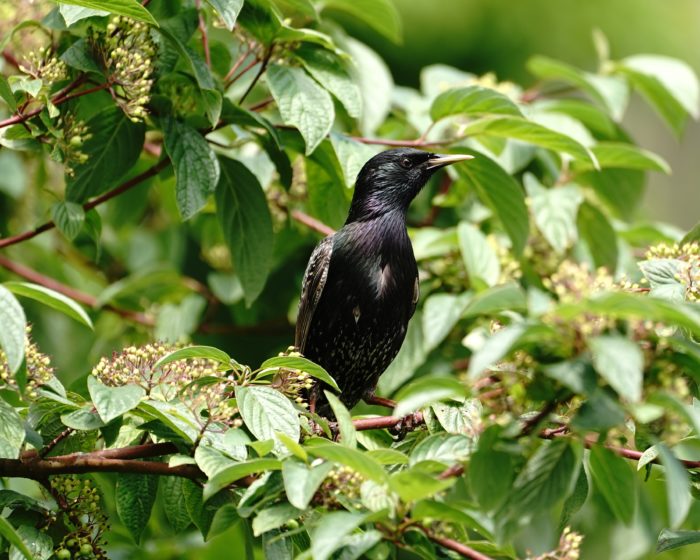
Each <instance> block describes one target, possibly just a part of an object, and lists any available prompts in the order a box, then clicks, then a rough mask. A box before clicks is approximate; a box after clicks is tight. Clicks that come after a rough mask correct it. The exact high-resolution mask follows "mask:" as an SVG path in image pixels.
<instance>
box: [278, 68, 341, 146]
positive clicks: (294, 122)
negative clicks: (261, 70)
mask: <svg viewBox="0 0 700 560" xmlns="http://www.w3.org/2000/svg"><path fill="white" fill-rule="evenodd" d="M266 76H267V81H268V84H269V86H270V92H271V93H272V96H273V97H274V98H275V101H276V103H277V107H278V108H279V111H280V115H281V116H282V120H283V121H284V123H285V124H288V125H291V126H294V127H296V128H297V129H298V130H299V132H300V133H301V135H302V137H303V138H304V143H305V144H306V155H309V154H311V153H312V152H313V151H314V150H315V149H316V147H317V146H318V145H319V144H320V143H321V141H322V140H323V139H324V138H325V137H326V135H327V134H328V133H329V132H330V130H331V126H332V125H333V119H334V118H335V110H334V109H333V101H332V100H331V96H330V95H329V93H328V92H327V91H326V90H325V89H323V88H322V87H321V86H320V85H318V83H317V82H316V81H315V80H313V79H312V78H311V77H309V76H308V75H307V74H306V73H305V72H304V70H302V69H301V68H294V67H289V66H280V65H278V64H272V65H270V67H269V68H268V69H267V73H266Z"/></svg>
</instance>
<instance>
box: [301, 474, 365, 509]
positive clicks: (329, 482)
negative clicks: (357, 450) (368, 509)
mask: <svg viewBox="0 0 700 560" xmlns="http://www.w3.org/2000/svg"><path fill="white" fill-rule="evenodd" d="M364 481H365V478H364V477H363V476H362V475H361V474H360V473H358V472H357V471H354V470H353V469H351V468H350V467H337V468H335V469H333V470H332V471H331V472H330V473H329V474H328V476H327V477H326V478H325V480H324V481H323V482H322V483H321V486H320V487H319V489H318V491H317V492H316V494H315V495H314V498H313V502H314V504H315V505H319V506H323V507H325V508H328V509H341V508H343V507H344V504H342V503H341V497H342V499H344V500H345V502H347V501H353V500H359V499H360V487H361V486H362V483H363V482H364Z"/></svg>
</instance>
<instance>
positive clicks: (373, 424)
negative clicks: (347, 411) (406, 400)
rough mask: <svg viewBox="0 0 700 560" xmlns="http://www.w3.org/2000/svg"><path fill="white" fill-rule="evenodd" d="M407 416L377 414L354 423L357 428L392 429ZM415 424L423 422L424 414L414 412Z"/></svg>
mask: <svg viewBox="0 0 700 560" xmlns="http://www.w3.org/2000/svg"><path fill="white" fill-rule="evenodd" d="M404 419H405V417H404V418H402V417H400V416H377V417H376V418H359V419H357V420H353V421H352V423H353V425H354V426H355V429H356V430H382V429H391V428H395V427H396V426H398V425H400V424H401V423H402V422H403V421H404ZM411 420H412V422H413V425H416V424H421V423H423V414H422V413H420V412H414V413H413V415H412V418H411Z"/></svg>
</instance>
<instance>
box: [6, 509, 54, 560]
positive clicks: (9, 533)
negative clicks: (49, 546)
mask: <svg viewBox="0 0 700 560" xmlns="http://www.w3.org/2000/svg"><path fill="white" fill-rule="evenodd" d="M26 528H31V527H28V526H27V525H23V526H21V527H20V529H26ZM37 532H38V531H37ZM0 536H1V537H2V538H3V539H5V540H6V541H7V542H8V543H10V545H11V546H12V552H13V553H15V557H16V558H17V559H18V560H19V559H21V558H22V556H23V557H24V558H26V560H34V555H33V551H32V550H30V548H29V546H27V545H26V544H25V543H24V541H23V540H22V537H21V535H20V533H19V529H15V528H14V527H13V526H12V525H10V523H9V521H7V519H5V518H4V517H0ZM47 536H48V535H47ZM18 553H19V554H18Z"/></svg>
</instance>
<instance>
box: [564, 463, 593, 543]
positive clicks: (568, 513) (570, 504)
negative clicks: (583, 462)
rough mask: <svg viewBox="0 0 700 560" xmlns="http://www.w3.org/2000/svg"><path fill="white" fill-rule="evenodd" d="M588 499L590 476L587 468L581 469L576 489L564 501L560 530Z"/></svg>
mask: <svg viewBox="0 0 700 560" xmlns="http://www.w3.org/2000/svg"><path fill="white" fill-rule="evenodd" d="M587 499H588V476H587V474H586V469H581V470H580V472H579V475H578V480H577V481H576V485H575V486H574V491H573V492H572V493H571V495H570V496H569V497H568V498H567V499H566V501H565V502H564V507H563V508H562V512H561V519H560V520H559V527H560V530H562V531H563V530H564V527H566V526H567V525H568V524H569V520H570V519H571V517H572V516H573V515H574V514H575V513H576V512H578V511H579V510H580V509H581V508H582V507H583V505H584V504H585V503H586V500H587Z"/></svg>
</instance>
